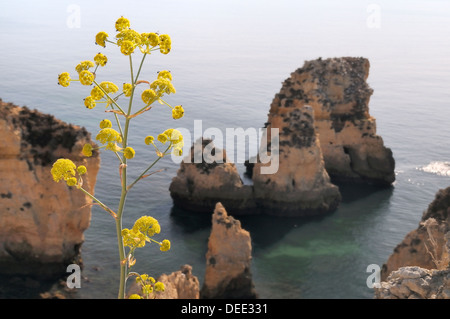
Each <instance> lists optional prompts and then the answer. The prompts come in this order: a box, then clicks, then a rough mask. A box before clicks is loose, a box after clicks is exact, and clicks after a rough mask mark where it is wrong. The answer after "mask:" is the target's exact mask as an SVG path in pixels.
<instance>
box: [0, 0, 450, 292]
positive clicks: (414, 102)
mask: <svg viewBox="0 0 450 319" xmlns="http://www.w3.org/2000/svg"><path fill="white" fill-rule="evenodd" d="M122 15H123V16H125V17H127V18H129V19H130V21H131V24H132V27H133V28H135V29H137V30H138V31H140V32H159V33H167V34H169V35H170V36H171V38H172V51H171V53H170V54H168V55H164V56H163V55H161V54H152V55H151V56H149V57H148V58H147V59H146V62H145V65H144V69H143V71H142V76H141V78H143V79H149V80H152V79H154V77H155V74H156V72H157V71H160V70H163V69H167V70H170V71H171V72H172V75H173V77H174V80H173V83H174V86H175V87H176V89H177V93H176V94H175V95H173V96H170V97H169V98H168V99H167V100H168V102H169V103H172V104H173V105H177V104H182V105H183V107H184V109H185V112H186V113H185V116H184V117H183V118H182V119H180V120H178V121H177V122H176V123H175V122H174V121H173V120H172V119H171V118H170V110H169V109H168V108H164V107H163V106H161V107H158V108H155V109H152V110H151V111H150V112H148V113H147V114H146V116H145V117H142V118H137V119H136V121H134V122H133V124H132V125H133V127H132V130H133V131H134V132H137V133H136V135H133V136H131V140H130V141H131V143H133V144H134V145H135V149H136V152H137V156H136V158H135V159H133V162H132V163H133V165H135V166H133V167H132V168H130V172H131V174H138V172H139V169H140V168H141V169H142V168H143V167H144V165H145V162H146V161H148V160H149V159H150V160H151V158H152V156H154V155H153V154H152V152H151V151H149V150H148V148H145V145H144V144H143V143H141V142H140V141H141V140H140V138H142V137H143V136H145V135H148V134H153V135H155V134H158V133H159V132H161V131H162V130H164V129H166V128H168V127H173V126H174V125H176V126H177V127H182V128H186V129H188V130H190V131H191V132H192V131H193V130H194V121H195V120H201V121H202V122H201V123H202V127H203V130H204V131H205V130H207V128H218V129H220V130H222V131H223V132H225V129H226V128H238V127H242V128H244V129H245V128H259V127H262V126H263V124H264V122H265V121H266V120H267V113H268V110H269V105H270V103H271V101H272V99H273V97H274V95H275V94H276V93H277V92H278V91H279V90H280V88H281V83H282V82H283V81H284V80H285V79H286V78H287V77H289V75H290V73H291V72H293V71H294V70H295V69H297V68H299V67H301V66H302V65H303V63H304V61H305V60H310V59H316V58H318V57H322V58H329V57H340V56H363V57H366V58H368V59H369V61H370V63H371V68H370V74H369V78H368V83H369V85H370V86H371V87H372V88H373V89H374V94H373V96H372V98H371V101H370V105H369V106H370V113H371V115H373V116H374V117H375V118H376V119H377V132H378V134H379V135H381V136H382V137H383V140H384V143H385V145H386V146H387V147H390V148H391V149H392V151H393V154H394V157H395V160H396V182H395V184H394V185H393V187H392V188H390V189H382V190H380V189H371V188H370V187H367V188H366V189H364V188H363V189H361V188H360V187H355V186H354V185H346V186H344V187H342V192H343V195H344V199H343V202H342V203H341V205H340V206H339V208H338V210H337V211H335V212H334V213H333V214H330V215H327V216H323V217H321V218H317V219H311V220H304V219H299V218H275V217H267V216H252V217H242V218H239V219H240V220H241V222H242V225H243V227H244V228H245V229H247V230H248V231H250V234H251V236H252V245H253V262H252V274H253V279H254V282H255V287H256V290H257V292H258V294H259V296H260V297H262V298H286V299H299V298H358V299H359V298H363V299H365V298H372V297H373V290H372V289H371V288H369V287H368V286H367V283H366V280H367V278H368V276H369V275H371V272H367V267H368V266H369V265H371V264H376V265H379V266H381V265H382V264H383V263H384V262H385V261H386V260H387V258H388V257H389V255H390V254H391V253H392V251H393V249H394V247H395V246H396V245H397V244H398V243H400V241H401V240H402V239H403V238H404V236H405V235H406V234H407V233H408V232H409V231H411V230H413V229H415V228H416V227H417V225H418V222H419V220H420V218H421V216H422V213H423V211H424V210H425V209H426V208H427V206H428V204H429V203H430V202H431V201H432V200H433V198H434V196H435V194H436V192H437V191H438V190H439V189H441V188H445V187H447V186H449V176H450V164H449V161H450V160H449V158H450V140H449V138H448V137H449V136H450V125H448V119H450V108H449V106H450V105H449V101H450V90H449V79H450V59H449V56H450V45H449V44H448V39H449V38H450V3H449V2H448V1H444V0H442V1H438V0H434V1H395V2H394V1H360V0H348V1H339V2H337V1H332V0H326V1H325V0H322V1H288V0H277V1H268V0H259V1H256V0H249V1H236V0H231V1H222V0H218V1H206V0H195V1H193V0H192V1H191V0H188V1H187V0H166V1H153V0H149V1H145V2H143V1H126V2H124V1H116V0H112V1H95V2H90V1H84V0H83V1H77V0H73V1H72V0H71V1H49V0H43V1H39V2H31V1H21V0H18V1H12V2H6V1H2V2H0V30H1V31H0V40H1V43H2V50H1V52H0V98H2V99H3V101H6V102H13V103H15V104H17V105H21V106H23V105H26V106H28V107H30V108H36V109H38V110H40V111H42V112H46V113H51V114H53V115H55V116H56V117H58V118H60V119H62V120H64V121H67V122H70V123H73V124H77V125H81V126H85V127H86V128H87V129H88V130H89V131H90V132H92V134H95V133H96V132H97V130H98V129H97V127H98V121H99V120H100V119H102V118H104V117H106V116H108V115H107V114H105V113H104V112H103V107H102V106H98V107H96V108H95V109H93V110H87V109H86V108H84V106H83V100H82V99H83V98H84V97H86V96H87V95H89V90H88V89H86V87H82V86H81V85H77V84H76V83H72V84H71V85H70V87H68V88H62V87H61V86H58V85H57V76H58V74H59V73H61V72H64V71H69V72H72V73H73V72H74V67H75V65H76V64H77V63H79V62H80V61H82V60H86V59H92V58H93V56H94V55H95V54H96V53H97V52H103V53H105V54H106V55H107V56H108V58H109V62H108V64H107V66H106V67H105V68H102V69H101V70H100V71H99V72H98V74H99V76H100V77H101V78H102V80H112V81H114V82H116V83H119V84H121V83H123V82H129V71H128V61H127V59H126V58H125V57H124V56H122V55H121V54H120V53H119V52H118V50H117V48H114V47H113V46H111V45H108V46H107V48H106V49H103V48H101V47H99V46H96V45H95V44H94V37H95V34H96V33H97V32H98V31H106V32H108V33H110V35H112V34H114V22H115V20H116V19H117V18H118V17H120V16H122ZM138 62H139V61H138V60H137V58H136V60H134V63H135V64H136V63H138ZM205 135H207V134H205ZM139 143H141V144H139ZM140 145H141V146H140ZM237 165H238V168H239V170H240V171H241V172H243V170H244V169H243V165H242V164H239V163H238V164H237ZM158 168H164V169H165V171H163V172H161V173H158V174H155V175H153V176H152V177H151V178H149V179H148V180H145V181H143V182H142V183H140V184H137V186H136V187H135V188H134V189H133V191H132V192H131V193H130V195H129V198H128V201H127V210H126V216H125V219H124V224H125V226H131V225H132V223H133V222H134V220H135V219H136V218H137V217H139V216H141V215H144V214H145V215H152V216H154V217H155V218H157V219H158V220H159V221H160V224H161V228H162V232H161V237H164V238H168V239H170V240H171V242H172V249H171V251H170V252H167V253H161V252H160V251H159V250H158V249H157V248H156V247H148V248H147V247H146V248H145V249H141V250H140V251H138V253H137V260H138V262H137V266H136V270H137V271H142V272H149V273H151V274H152V275H154V276H158V275H159V274H161V273H170V272H172V271H176V270H178V269H179V268H180V266H181V265H184V264H190V265H192V266H193V273H194V275H196V276H198V278H199V280H200V282H201V283H202V282H203V275H204V270H205V253H206V250H207V241H208V236H209V232H210V219H211V216H210V215H209V214H203V215H198V214H192V213H187V212H185V211H182V210H180V209H176V208H174V207H173V205H172V201H171V198H170V195H169V192H168V187H169V185H170V181H171V179H172V177H173V176H175V174H176V171H177V168H178V164H177V163H175V162H173V161H171V160H170V158H169V159H167V160H164V161H162V162H161V164H158ZM117 178H118V171H117V162H116V158H115V157H114V156H113V155H111V154H108V153H104V154H102V163H101V170H100V173H99V175H98V182H97V187H96V195H97V196H98V197H99V198H100V199H102V200H103V201H104V202H105V203H106V204H107V205H111V206H112V207H115V206H116V205H117V197H118V194H119V193H120V189H119V187H118V184H117ZM82 257H83V260H84V268H83V273H82V275H83V281H82V284H81V288H79V289H76V291H74V292H73V293H72V296H73V297H74V298H115V297H116V295H117V280H116V278H117V275H118V264H117V249H116V238H115V225H114V221H113V220H112V219H111V217H110V216H109V215H108V214H106V213H105V212H104V211H102V210H100V209H98V208H96V207H94V208H93V212H92V219H91V225H90V227H89V229H88V230H87V231H86V232H85V242H84V244H83V246H82ZM17 297H20V295H18V296H17Z"/></svg>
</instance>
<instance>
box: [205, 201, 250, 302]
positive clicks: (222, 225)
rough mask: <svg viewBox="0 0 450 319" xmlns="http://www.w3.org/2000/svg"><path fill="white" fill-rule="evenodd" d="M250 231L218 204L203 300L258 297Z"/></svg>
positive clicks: (209, 245) (213, 223) (215, 210)
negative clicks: (254, 277)
mask: <svg viewBox="0 0 450 319" xmlns="http://www.w3.org/2000/svg"><path fill="white" fill-rule="evenodd" d="M251 261H252V243H251V237H250V233H249V232H248V231H246V230H245V229H242V227H241V223H240V221H239V220H237V219H235V218H233V217H232V216H228V214H227V211H226V209H225V207H224V206H223V205H222V204H221V203H217V205H216V207H215V209H214V213H213V214H212V228H211V234H210V236H209V240H208V251H207V253H206V270H205V279H204V283H203V286H202V289H201V291H200V298H201V299H254V298H256V297H257V294H256V292H255V287H254V284H253V280H252V274H251Z"/></svg>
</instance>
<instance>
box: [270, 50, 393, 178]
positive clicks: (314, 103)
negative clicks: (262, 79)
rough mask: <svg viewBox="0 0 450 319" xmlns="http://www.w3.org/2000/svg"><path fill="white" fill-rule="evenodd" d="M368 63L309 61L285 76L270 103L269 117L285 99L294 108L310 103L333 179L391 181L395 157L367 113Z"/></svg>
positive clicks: (355, 60)
mask: <svg viewBox="0 0 450 319" xmlns="http://www.w3.org/2000/svg"><path fill="white" fill-rule="evenodd" d="M369 67H370V64H369V61H368V60H367V59H365V58H354V57H342V58H330V59H325V60H322V59H320V58H319V59H317V60H313V61H307V62H305V64H304V66H303V67H302V68H299V69H297V70H296V71H295V72H293V73H292V74H291V76H290V77H289V78H288V79H286V80H285V81H284V83H283V86H282V88H281V90H280V92H279V93H278V94H277V95H276V96H275V98H274V100H273V102H272V105H271V107H270V112H269V122H270V118H271V116H272V114H273V115H275V114H278V113H280V109H283V108H286V101H290V102H289V106H290V107H291V109H292V108H299V109H300V108H302V107H303V106H304V105H309V106H311V107H312V108H313V110H314V120H315V127H316V131H317V133H318V134H319V139H320V146H321V150H322V153H323V158H324V161H325V167H326V170H327V172H328V174H329V175H330V176H331V177H332V179H333V180H336V181H351V182H359V181H364V182H371V183H377V184H383V185H386V184H387V185H390V184H391V183H392V182H394V180H395V174H394V168H395V161H394V158H393V156H392V151H391V150H390V149H389V148H386V147H385V146H384V143H383V139H382V138H381V137H380V136H379V135H377V133H376V120H375V118H373V117H372V116H371V115H370V114H369V100H370V96H371V95H372V93H373V90H372V89H371V88H370V87H369V85H368V84H367V82H366V80H367V77H368V75H369ZM292 105H294V106H292Z"/></svg>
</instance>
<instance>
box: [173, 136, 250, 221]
mask: <svg viewBox="0 0 450 319" xmlns="http://www.w3.org/2000/svg"><path fill="white" fill-rule="evenodd" d="M169 191H170V195H171V197H172V199H173V201H174V204H175V205H177V206H179V207H182V208H183V209H186V210H191V211H198V212H205V213H211V211H213V210H214V208H215V206H216V203H217V202H218V201H221V202H222V203H223V204H224V205H226V206H227V207H230V209H231V210H232V211H233V212H234V213H237V214H239V213H245V212H247V213H249V212H250V213H252V212H253V210H252V209H253V208H254V207H255V204H254V201H253V197H252V188H251V186H248V185H244V183H243V182H242V179H241V177H240V175H239V172H238V171H237V168H236V165H235V164H234V163H231V162H230V161H229V159H228V158H227V154H226V151H225V150H222V149H220V148H218V147H216V146H214V142H213V141H212V140H210V139H200V140H198V141H196V142H195V143H194V144H193V145H192V147H191V151H190V154H189V155H188V156H187V157H186V159H185V160H183V161H182V162H181V164H180V168H179V170H178V172H177V175H176V176H175V177H174V178H173V179H172V183H171V184H170V187H169Z"/></svg>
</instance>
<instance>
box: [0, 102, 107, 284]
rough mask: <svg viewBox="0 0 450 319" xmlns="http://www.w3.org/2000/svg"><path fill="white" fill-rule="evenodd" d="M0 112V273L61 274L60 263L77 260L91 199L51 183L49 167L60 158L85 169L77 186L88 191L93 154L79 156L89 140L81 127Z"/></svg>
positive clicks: (12, 109)
mask: <svg viewBox="0 0 450 319" xmlns="http://www.w3.org/2000/svg"><path fill="white" fill-rule="evenodd" d="M0 110H1V111H0V135H1V136H2V140H1V142H0V270H1V272H2V273H9V272H12V273H24V274H34V275H41V274H44V273H52V272H58V273H65V271H66V269H65V268H64V267H62V266H61V265H62V264H66V263H71V262H73V261H76V260H77V259H78V258H79V254H80V247H81V244H82V243H83V240H84V237H83V232H84V230H86V228H87V227H88V226H89V223H90V217H91V207H90V206H89V205H88V204H90V203H91V201H90V199H89V198H88V197H86V196H85V195H84V194H83V193H82V192H80V191H77V190H76V189H72V188H69V187H68V186H66V185H65V184H64V183H56V182H54V181H53V179H52V176H51V174H50V169H51V166H52V164H53V162H54V161H55V160H56V159H58V158H60V157H65V158H69V159H71V160H72V161H74V162H75V163H76V164H77V165H80V164H83V165H85V166H86V167H87V170H88V174H87V176H86V178H84V185H83V186H84V187H85V188H86V189H87V190H89V191H91V192H93V190H94V186H95V182H96V176H97V172H98V170H99V165H100V158H99V155H98V153H95V154H94V155H93V156H92V157H91V158H89V159H86V158H84V157H82V155H81V149H82V147H83V145H84V144H85V143H86V142H90V141H91V140H90V134H89V133H88V132H87V131H86V130H85V129H84V128H81V127H77V126H73V125H69V124H66V123H64V122H62V121H60V120H57V119H55V118H54V117H53V116H51V115H47V114H42V113H40V112H38V111H36V110H30V109H28V108H26V107H17V106H14V105H12V104H7V103H4V102H2V101H1V100H0ZM39 265H42V266H43V267H41V268H38V266H39Z"/></svg>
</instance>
